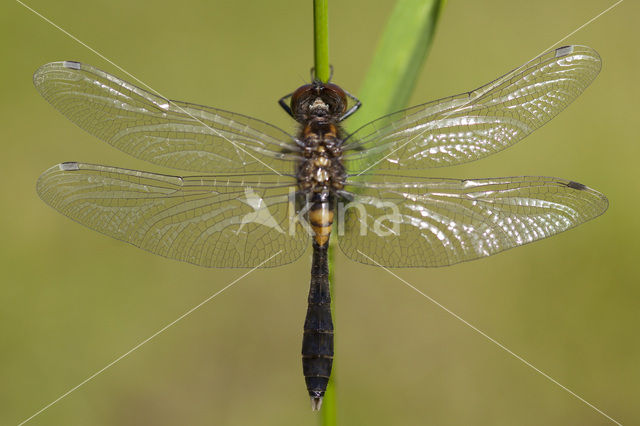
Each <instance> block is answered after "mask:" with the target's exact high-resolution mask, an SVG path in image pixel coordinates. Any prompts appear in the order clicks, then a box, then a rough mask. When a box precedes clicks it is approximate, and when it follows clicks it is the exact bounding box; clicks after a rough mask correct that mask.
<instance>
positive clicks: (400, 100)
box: [313, 0, 446, 426]
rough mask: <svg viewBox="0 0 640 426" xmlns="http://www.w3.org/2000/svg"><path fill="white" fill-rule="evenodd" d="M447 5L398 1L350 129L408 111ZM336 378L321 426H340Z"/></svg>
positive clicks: (323, 53) (318, 53) (319, 22)
mask: <svg viewBox="0 0 640 426" xmlns="http://www.w3.org/2000/svg"><path fill="white" fill-rule="evenodd" d="M445 2H446V0H398V2H397V3H396V6H395V8H394V10H393V12H392V14H391V17H390V19H389V22H388V23H387V26H386V28H385V31H384V33H383V35H382V38H381V39H380V42H379V43H378V47H377V49H376V53H375V56H374V59H373V61H372V64H371V66H370V68H369V71H368V72H367V75H366V77H365V80H364V83H363V85H362V88H361V89H360V93H359V97H360V101H362V104H363V108H362V109H361V111H359V113H358V114H356V117H355V119H351V120H350V121H351V122H350V123H349V127H350V128H351V129H355V128H357V127H358V126H359V125H361V124H364V123H366V122H368V121H370V120H372V119H375V118H377V117H380V116H382V115H385V114H388V113H390V112H394V111H397V110H399V109H402V108H404V107H405V106H406V104H407V102H408V101H409V97H410V95H411V92H412V91H413V88H414V87H415V83H416V79H417V77H418V74H419V71H420V69H421V67H422V63H423V62H424V59H425V58H426V56H427V53H428V51H429V47H430V46H431V42H432V39H433V35H434V33H435V28H436V23H437V21H438V18H439V17H440V12H441V11H442V8H443V7H444V4H445ZM313 12H314V14H313V16H314V54H315V58H314V59H315V78H316V79H318V80H320V81H322V82H327V81H328V80H329V77H330V70H329V33H328V21H327V1H326V0H314V8H313ZM338 220H340V219H339V218H338ZM336 237H337V235H334V236H333V238H331V240H330V243H329V253H328V257H329V259H328V263H329V286H330V292H331V298H332V304H331V314H332V317H333V322H334V330H335V329H336V325H335V324H336V321H335V318H336V317H335V313H336V309H335V306H336V291H335V274H334V258H335V251H336V246H337V245H336ZM334 351H335V345H334ZM335 376H336V367H335V363H334V366H333V371H332V373H331V378H330V379H329V384H328V387H327V392H326V393H325V397H324V402H323V404H322V410H321V415H320V424H321V425H322V426H335V425H336V424H337V420H336V396H335V395H336V385H335V380H334V378H335Z"/></svg>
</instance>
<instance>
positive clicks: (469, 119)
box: [344, 46, 601, 174]
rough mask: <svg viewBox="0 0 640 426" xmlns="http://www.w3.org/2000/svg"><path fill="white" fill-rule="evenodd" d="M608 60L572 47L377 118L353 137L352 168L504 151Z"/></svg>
mask: <svg viewBox="0 0 640 426" xmlns="http://www.w3.org/2000/svg"><path fill="white" fill-rule="evenodd" d="M600 67H601V62H600V57H599V56H598V54H597V53H596V51H595V50H593V49H591V48H589V47H584V46H565V47H561V48H559V49H555V50H553V51H551V52H548V53H546V54H544V55H542V56H540V57H538V58H536V59H534V60H532V61H530V62H527V63H526V64H524V65H523V66H521V67H520V68H517V69H515V70H513V71H511V72H509V73H507V74H505V75H504V76H502V77H500V78H498V79H497V80H495V81H493V82H491V83H489V84H486V85H484V86H482V87H480V88H478V89H476V90H473V91H471V92H468V93H462V94H460V95H457V96H452V97H450V98H445V99H440V100H438V101H434V102H430V103H427V104H423V105H418V106H415V107H412V108H409V109H406V110H403V111H399V112H396V113H394V114H391V115H388V116H385V117H382V118H380V119H378V120H375V121H372V122H370V123H368V124H365V125H364V126H362V127H361V128H360V129H358V130H357V131H356V132H354V133H353V134H352V135H351V136H350V137H349V138H348V139H347V140H346V142H345V146H344V149H345V151H346V153H345V156H344V159H345V164H346V167H347V170H348V172H349V173H352V174H355V173H358V172H362V171H364V170H368V169H369V168H372V167H373V166H375V169H376V170H396V169H400V168H412V169H422V168H430V167H442V166H451V165H455V164H460V163H464V162H468V161H473V160H477V159H479V158H482V157H485V156H487V155H490V154H493V153H495V152H498V151H500V150H502V149H505V148H507V147H509V146H511V145H513V144H514V143H516V142H518V141H519V140H521V139H522V138H524V137H525V136H527V135H528V134H530V133H531V132H533V131H534V130H536V129H537V128H539V127H540V126H542V125H543V124H545V123H546V122H548V121H549V120H551V119H552V118H553V117H554V116H556V115H557V114H558V113H559V112H560V111H562V110H563V109H565V108H566V107H567V105H569V104H570V103H571V102H572V101H573V100H574V99H575V98H577V97H578V95H580V94H581V93H582V92H583V91H584V89H585V88H586V87H587V86H588V85H589V84H590V83H591V82H592V81H593V79H594V78H595V77H596V76H597V75H598V72H599V71H600Z"/></svg>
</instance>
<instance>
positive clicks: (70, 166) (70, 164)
mask: <svg viewBox="0 0 640 426" xmlns="http://www.w3.org/2000/svg"><path fill="white" fill-rule="evenodd" d="M60 170H62V171H64V172H68V171H74V170H80V166H79V165H78V163H76V162H75V161H67V162H66V163H62V164H60Z"/></svg>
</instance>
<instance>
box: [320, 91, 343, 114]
mask: <svg viewBox="0 0 640 426" xmlns="http://www.w3.org/2000/svg"><path fill="white" fill-rule="evenodd" d="M324 90H325V91H326V93H327V95H328V97H329V99H330V102H329V104H330V105H331V107H332V109H333V110H334V111H335V112H336V113H338V114H344V113H345V111H346V110H347V95H346V93H344V90H342V89H341V88H340V86H337V85H335V84H331V83H327V84H325V85H324Z"/></svg>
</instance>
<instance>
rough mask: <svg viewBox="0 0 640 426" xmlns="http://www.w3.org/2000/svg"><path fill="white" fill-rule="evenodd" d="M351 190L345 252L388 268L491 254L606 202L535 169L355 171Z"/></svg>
mask: <svg viewBox="0 0 640 426" xmlns="http://www.w3.org/2000/svg"><path fill="white" fill-rule="evenodd" d="M345 189H346V190H347V191H350V192H351V194H350V195H349V196H350V197H352V198H353V200H352V202H351V204H347V206H346V208H344V209H343V211H342V212H340V211H339V214H338V217H339V218H340V217H343V218H344V223H343V224H341V223H340V221H339V222H338V235H339V240H340V247H341V248H342V251H343V252H344V253H345V254H346V255H347V256H348V257H350V258H351V259H353V260H356V261H358V262H362V263H367V264H372V265H375V264H376V262H378V263H379V264H381V265H383V266H388V267H432V266H446V265H452V264H454V263H458V262H464V261H467V260H472V259H477V258H479V257H484V256H491V255H493V254H496V253H499V252H501V251H503V250H506V249H509V248H512V247H516V246H520V245H523V244H527V243H530V242H532V241H536V240H540V239H542V238H546V237H549V236H551V235H555V234H557V233H559V232H562V231H566V230H567V229H570V228H573V227H574V226H576V225H579V224H581V223H583V222H586V221H588V220H590V219H593V218H595V217H596V216H599V215H600V214H602V213H603V212H604V211H605V210H606V209H607V206H608V201H607V199H606V197H605V196H604V195H602V194H600V193H599V192H597V191H595V190H593V189H591V188H588V187H586V186H584V185H582V184H579V183H577V182H573V181H568V180H563V179H558V178H551V177H536V176H532V177H529V176H521V177H509V178H496V179H478V180H456V179H429V178H423V179H416V178H409V177H397V176H384V175H383V176H380V175H377V176H373V177H371V178H369V179H368V180H367V181H365V180H364V179H363V178H352V179H351V180H350V182H348V184H347V186H346V187H345ZM360 252H362V253H364V255H363V254H361V253H360ZM365 255H366V256H369V257H370V258H372V259H373V261H372V260H370V259H369V258H367V257H366V256H365ZM374 261H375V262H374Z"/></svg>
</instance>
